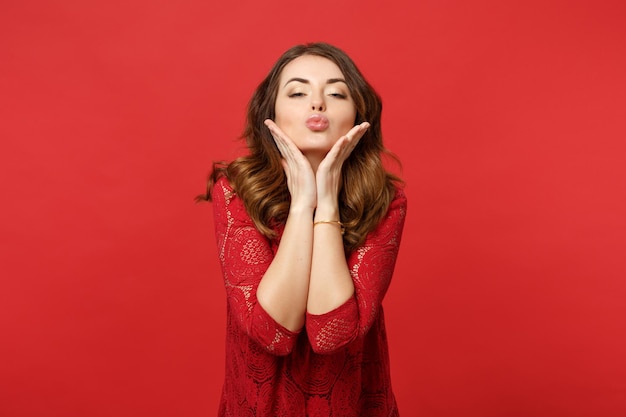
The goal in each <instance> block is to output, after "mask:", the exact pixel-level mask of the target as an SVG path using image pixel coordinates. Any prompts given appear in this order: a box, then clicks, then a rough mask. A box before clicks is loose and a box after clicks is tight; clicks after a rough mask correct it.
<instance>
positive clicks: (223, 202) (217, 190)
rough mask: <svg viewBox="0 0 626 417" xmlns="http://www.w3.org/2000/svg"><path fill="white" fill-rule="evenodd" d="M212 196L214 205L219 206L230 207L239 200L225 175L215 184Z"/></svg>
mask: <svg viewBox="0 0 626 417" xmlns="http://www.w3.org/2000/svg"><path fill="white" fill-rule="evenodd" d="M211 195H212V197H213V203H214V204H216V205H218V206H230V205H231V203H234V202H236V201H238V200H239V198H237V193H236V192H235V190H234V189H233V186H232V185H231V184H230V182H229V181H228V178H226V176H224V175H221V176H220V177H218V178H217V179H216V180H215V182H214V183H213V187H212V190H211Z"/></svg>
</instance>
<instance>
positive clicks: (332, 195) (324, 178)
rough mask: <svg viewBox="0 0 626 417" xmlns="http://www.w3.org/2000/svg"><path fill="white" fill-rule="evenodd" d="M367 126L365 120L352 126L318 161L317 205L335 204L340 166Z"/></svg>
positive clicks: (339, 180) (339, 182) (368, 125)
mask: <svg viewBox="0 0 626 417" xmlns="http://www.w3.org/2000/svg"><path fill="white" fill-rule="evenodd" d="M369 127H370V124H369V123H367V122H363V123H361V124H359V125H356V126H354V127H353V128H352V129H350V131H349V132H348V133H347V134H345V135H344V136H342V137H340V138H339V140H338V141H337V142H335V144H334V145H333V147H332V148H331V149H330V151H329V152H328V154H327V155H326V157H325V158H324V159H323V160H322V162H321V163H320V165H319V167H318V168H317V173H316V184H317V199H318V205H320V204H322V203H328V204H333V202H334V204H336V201H337V196H338V195H339V187H340V184H341V168H342V166H343V164H344V162H345V161H346V160H347V159H348V157H349V156H350V154H351V153H352V151H353V150H354V148H355V147H356V145H357V144H358V143H359V141H360V140H361V138H362V137H363V135H364V134H365V132H367V129H369Z"/></svg>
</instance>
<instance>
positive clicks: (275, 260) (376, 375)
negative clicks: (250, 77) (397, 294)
mask: <svg viewBox="0 0 626 417" xmlns="http://www.w3.org/2000/svg"><path fill="white" fill-rule="evenodd" d="M381 111H382V104H381V100H380V98H379V97H378V95H377V94H376V92H375V91H374V90H373V88H372V87H371V86H370V85H369V84H368V83H367V81H366V80H365V79H364V78H363V76H362V75H361V73H360V72H359V70H358V69H357V67H356V66H355V64H354V63H353V61H352V60H351V59H350V58H349V57H348V56H347V55H346V54H345V53H344V52H343V51H341V50H340V49H338V48H336V47H334V46H331V45H328V44H325V43H314V44H306V45H298V46H295V47H293V48H291V49H289V50H288V51H286V52H285V53H284V54H283V55H282V56H281V57H280V58H279V60H278V61H277V62H276V63H275V65H274V67H273V68H272V69H271V71H270V73H269V74H268V76H267V77H266V78H265V80H263V82H261V84H260V85H259V86H258V88H257V89H256V91H255V92H254V95H253V97H252V99H251V101H250V104H249V107H248V115H247V125H246V129H245V132H244V137H245V138H246V142H247V146H248V149H249V154H248V155H246V156H243V157H240V158H238V159H236V160H234V161H232V162H230V163H228V164H223V163H222V164H214V167H213V172H212V173H211V175H210V176H209V181H208V187H207V194H206V195H204V196H201V197H200V198H201V199H204V200H208V201H212V202H213V204H214V216H215V232H216V238H217V247H218V252H219V259H220V262H221V265H222V272H223V275H224V283H225V287H226V294H227V335H226V375H225V381H224V386H223V393H222V400H221V404H220V408H219V415H220V416H271V417H276V416H298V417H303V416H339V417H349V416H359V417H364V416H385V417H388V416H397V415H398V411H397V406H396V402H395V398H394V395H393V391H392V387H391V380H390V376H389V357H388V348H387V339H386V333H385V323H384V317H383V309H382V306H381V303H382V300H383V297H384V295H385V293H386V291H387V289H388V286H389V283H390V280H391V276H392V273H393V269H394V265H395V262H396V257H397V253H398V249H399V245H400V238H401V235H402V229H403V226H404V218H405V213H406V197H405V194H404V192H403V190H402V188H401V185H402V182H401V180H400V179H399V178H398V177H396V176H394V175H393V174H391V173H390V172H388V171H386V169H385V168H384V167H383V161H382V157H383V156H384V155H390V153H389V152H388V151H387V150H386V149H385V148H384V146H383V144H382V134H381Z"/></svg>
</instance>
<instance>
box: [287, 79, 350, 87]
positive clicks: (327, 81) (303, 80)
mask: <svg viewBox="0 0 626 417" xmlns="http://www.w3.org/2000/svg"><path fill="white" fill-rule="evenodd" d="M293 81H296V82H299V83H303V84H310V83H311V82H310V81H309V80H307V79H305V78H297V77H296V78H291V79H290V80H289V81H287V82H286V83H285V85H284V86H286V85H287V84H289V83H290V82H293ZM335 83H344V84H346V85H348V83H347V82H346V80H344V79H343V78H329V79H327V80H326V84H335ZM284 86H283V87H284Z"/></svg>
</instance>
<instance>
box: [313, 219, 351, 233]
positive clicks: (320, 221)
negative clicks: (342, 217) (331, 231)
mask: <svg viewBox="0 0 626 417" xmlns="http://www.w3.org/2000/svg"><path fill="white" fill-rule="evenodd" d="M318 224H336V225H337V226H339V227H340V228H341V234H342V235H343V234H344V233H345V232H346V228H345V227H344V226H343V223H341V222H340V221H339V220H318V221H316V222H313V227H315V226H317V225H318Z"/></svg>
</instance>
